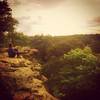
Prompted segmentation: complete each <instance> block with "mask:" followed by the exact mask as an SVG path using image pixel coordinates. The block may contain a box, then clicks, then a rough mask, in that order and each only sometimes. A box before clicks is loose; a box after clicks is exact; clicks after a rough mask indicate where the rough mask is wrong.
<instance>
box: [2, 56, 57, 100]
mask: <svg viewBox="0 0 100 100" xmlns="http://www.w3.org/2000/svg"><path fill="white" fill-rule="evenodd" d="M46 80H47V79H46V77H44V76H43V75H42V74H41V65H40V64H39V63H37V62H36V61H34V62H31V61H29V60H27V59H24V58H8V57H6V58H2V57H1V58H0V98H1V99H3V100H57V98H55V97H53V96H52V95H51V94H50V93H48V91H47V89H46V88H45V86H44V81H46ZM1 99H0V100H1Z"/></svg>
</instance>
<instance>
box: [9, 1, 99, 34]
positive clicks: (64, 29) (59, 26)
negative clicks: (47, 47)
mask: <svg viewBox="0 0 100 100" xmlns="http://www.w3.org/2000/svg"><path fill="white" fill-rule="evenodd" d="M9 2H10V5H11V7H12V9H13V16H14V17H15V18H16V19H17V20H18V21H19V25H18V26H17V31H20V32H24V33H25V34H27V35H36V34H51V35H70V34H80V33H81V34H83V33H95V32H98V33H99V31H100V30H99V28H100V0H9Z"/></svg>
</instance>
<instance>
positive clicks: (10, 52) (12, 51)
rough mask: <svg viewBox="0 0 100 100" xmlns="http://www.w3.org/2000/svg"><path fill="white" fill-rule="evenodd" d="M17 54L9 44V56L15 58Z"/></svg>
mask: <svg viewBox="0 0 100 100" xmlns="http://www.w3.org/2000/svg"><path fill="white" fill-rule="evenodd" d="M15 55H16V53H15V51H14V49H13V47H12V44H9V48H8V56H9V57H15Z"/></svg>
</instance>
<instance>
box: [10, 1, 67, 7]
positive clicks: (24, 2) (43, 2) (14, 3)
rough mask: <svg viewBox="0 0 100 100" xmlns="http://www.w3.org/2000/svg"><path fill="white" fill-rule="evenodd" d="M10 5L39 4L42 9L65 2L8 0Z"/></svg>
mask: <svg viewBox="0 0 100 100" xmlns="http://www.w3.org/2000/svg"><path fill="white" fill-rule="evenodd" d="M8 1H9V2H10V4H11V5H13V6H19V5H28V4H33V5H34V4H39V5H40V6H43V7H47V6H48V7H50V6H53V5H57V4H59V3H61V2H64V1H66V0H8Z"/></svg>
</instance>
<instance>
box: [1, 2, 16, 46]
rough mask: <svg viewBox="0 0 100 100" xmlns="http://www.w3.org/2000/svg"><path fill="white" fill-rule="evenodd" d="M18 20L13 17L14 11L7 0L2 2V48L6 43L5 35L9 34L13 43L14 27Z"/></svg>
mask: <svg viewBox="0 0 100 100" xmlns="http://www.w3.org/2000/svg"><path fill="white" fill-rule="evenodd" d="M17 23H18V22H17V20H15V19H14V18H13V17H12V9H11V8H10V6H9V4H8V1H7V0H2V1H1V0H0V46H2V45H3V43H4V38H5V33H6V32H7V33H8V34H9V38H11V40H12V41H13V36H14V35H13V32H14V26H15V25H16V24H17Z"/></svg>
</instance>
